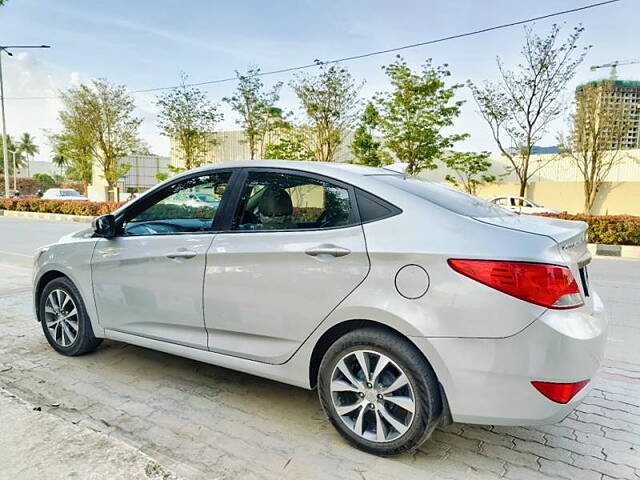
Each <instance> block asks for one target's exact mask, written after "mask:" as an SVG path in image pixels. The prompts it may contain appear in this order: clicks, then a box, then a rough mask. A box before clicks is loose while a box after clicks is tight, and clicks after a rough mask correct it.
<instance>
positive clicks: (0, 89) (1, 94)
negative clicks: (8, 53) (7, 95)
mask: <svg viewBox="0 0 640 480" xmlns="http://www.w3.org/2000/svg"><path fill="white" fill-rule="evenodd" d="M0 104H1V105H2V158H3V159H4V196H5V198H9V158H8V156H9V153H8V152H7V121H6V120H5V118H4V85H3V81H2V50H0Z"/></svg>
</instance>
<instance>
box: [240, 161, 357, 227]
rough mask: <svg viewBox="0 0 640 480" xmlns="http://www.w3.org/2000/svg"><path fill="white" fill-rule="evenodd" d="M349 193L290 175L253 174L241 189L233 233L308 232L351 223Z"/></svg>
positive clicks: (331, 185)
mask: <svg viewBox="0 0 640 480" xmlns="http://www.w3.org/2000/svg"><path fill="white" fill-rule="evenodd" d="M351 209H352V202H351V199H350V198H349V191H348V190H347V189H346V188H344V187H341V186H338V185H334V184H332V183H329V182H326V181H322V180H318V179H315V178H311V177H307V176H304V175H296V174H290V173H277V172H251V173H249V176H248V177H247V180H246V182H245V185H244V187H243V190H242V196H241V199H240V204H239V207H238V212H237V214H236V217H235V219H234V223H233V229H234V230H308V229H317V228H334V227H340V226H345V225H348V224H350V223H351V216H352V212H351Z"/></svg>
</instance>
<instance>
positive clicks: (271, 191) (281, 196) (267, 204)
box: [258, 187, 293, 217]
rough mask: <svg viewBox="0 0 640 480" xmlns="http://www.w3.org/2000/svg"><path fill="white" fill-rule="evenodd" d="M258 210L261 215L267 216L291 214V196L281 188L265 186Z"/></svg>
mask: <svg viewBox="0 0 640 480" xmlns="http://www.w3.org/2000/svg"><path fill="white" fill-rule="evenodd" d="M258 211H259V212H260V214H261V215H265V216H267V217H281V216H284V215H291V214H292V213H293V204H292V203H291V197H290V196H289V194H288V193H287V191H286V190H284V189H282V188H271V187H267V189H266V191H265V192H264V193H263V194H262V196H261V197H260V203H259V204H258Z"/></svg>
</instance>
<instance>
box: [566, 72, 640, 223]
mask: <svg viewBox="0 0 640 480" xmlns="http://www.w3.org/2000/svg"><path fill="white" fill-rule="evenodd" d="M636 108H640V107H638V106H631V108H629V105H625V104H624V103H623V102H616V101H615V100H614V96H613V82H611V81H603V82H600V83H596V84H588V85H583V86H581V87H579V88H578V89H577V90H576V107H575V112H574V113H573V115H572V117H571V124H570V128H569V130H570V131H569V134H568V135H567V136H566V137H565V138H561V139H560V150H561V152H562V154H563V156H565V157H568V158H569V159H571V161H572V163H574V164H575V166H576V167H577V168H578V170H579V171H580V173H581V174H582V178H583V180H584V213H587V214H589V213H591V210H592V209H593V204H594V203H595V201H596V198H597V196H598V192H599V191H600V188H601V187H602V184H603V183H604V182H605V180H606V179H607V176H608V175H609V173H610V172H611V169H612V168H613V167H614V166H615V165H617V164H618V163H619V162H620V160H621V159H622V158H623V156H622V155H621V150H622V149H623V148H624V146H623V145H624V143H623V142H624V140H625V139H626V137H627V134H628V133H629V130H630V128H631V127H632V118H631V115H632V111H631V109H633V110H635V109H636Z"/></svg>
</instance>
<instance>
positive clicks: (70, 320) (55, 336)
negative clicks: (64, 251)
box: [38, 277, 102, 356]
mask: <svg viewBox="0 0 640 480" xmlns="http://www.w3.org/2000/svg"><path fill="white" fill-rule="evenodd" d="M74 312H75V313H74ZM65 316H66V318H65ZM38 317H39V318H38V320H40V323H41V325H42V330H43V331H44V335H45V337H46V339H47V341H48V342H49V345H51V347H52V348H53V349H54V350H55V351H56V352H58V353H61V354H62V355H67V356H77V355H83V354H85V353H90V352H93V351H94V350H95V349H96V348H98V346H99V345H100V344H101V343H102V339H101V338H96V336H95V335H94V333H93V328H92V327H91V321H90V319H89V315H88V314H87V309H86V307H85V305H84V302H83V301H82V296H81V295H80V292H79V291H78V289H77V288H76V286H75V285H74V284H73V282H72V281H71V280H69V279H68V278H66V277H59V278H56V279H54V280H51V281H50V282H49V283H47V284H46V285H45V287H44V288H43V289H42V293H41V294H40V298H39V299H38Z"/></svg>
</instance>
